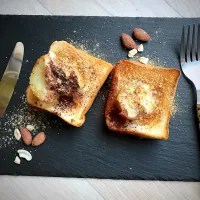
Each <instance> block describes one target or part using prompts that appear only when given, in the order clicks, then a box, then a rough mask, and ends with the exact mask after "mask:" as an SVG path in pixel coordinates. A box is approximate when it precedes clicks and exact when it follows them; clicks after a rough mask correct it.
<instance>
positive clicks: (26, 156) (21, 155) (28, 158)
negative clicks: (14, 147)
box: [17, 149, 32, 161]
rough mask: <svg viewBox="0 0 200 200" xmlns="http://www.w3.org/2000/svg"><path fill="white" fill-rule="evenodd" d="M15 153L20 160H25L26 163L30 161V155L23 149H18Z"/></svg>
mask: <svg viewBox="0 0 200 200" xmlns="http://www.w3.org/2000/svg"><path fill="white" fill-rule="evenodd" d="M17 153H18V154H19V157H20V158H25V159H26V160H27V161H30V160H32V155H31V154H30V153H29V152H28V151H26V150H24V149H19V150H18V151H17Z"/></svg>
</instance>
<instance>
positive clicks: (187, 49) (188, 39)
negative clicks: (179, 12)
mask: <svg viewBox="0 0 200 200" xmlns="http://www.w3.org/2000/svg"><path fill="white" fill-rule="evenodd" d="M186 60H187V62H190V61H191V58H190V25H188V34H187V45H186Z"/></svg>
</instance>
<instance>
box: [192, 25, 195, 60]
mask: <svg viewBox="0 0 200 200" xmlns="http://www.w3.org/2000/svg"><path fill="white" fill-rule="evenodd" d="M191 53H192V54H191V57H192V61H195V60H196V47H195V24H193V32H192V52H191Z"/></svg>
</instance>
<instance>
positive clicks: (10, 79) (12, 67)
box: [0, 42, 24, 117]
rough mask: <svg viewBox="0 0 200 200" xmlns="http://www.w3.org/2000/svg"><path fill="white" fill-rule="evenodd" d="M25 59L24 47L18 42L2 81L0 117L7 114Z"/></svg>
mask: <svg viewBox="0 0 200 200" xmlns="http://www.w3.org/2000/svg"><path fill="white" fill-rule="evenodd" d="M23 57H24V45H23V43H21V42H17V43H16V45H15V48H14V50H13V52H12V55H11V57H10V60H9V62H8V65H7V67H6V69H5V71H4V74H3V76H2V79H1V81H0V117H1V116H2V115H3V114H4V113H5V111H6V108H7V106H8V104H9V102H10V99H11V97H12V94H13V92H14V89H15V85H16V83H17V80H18V78H19V74H20V71H21V66H22V61H23Z"/></svg>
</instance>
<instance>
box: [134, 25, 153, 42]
mask: <svg viewBox="0 0 200 200" xmlns="http://www.w3.org/2000/svg"><path fill="white" fill-rule="evenodd" d="M133 35H134V36H135V38H136V39H138V40H140V41H144V42H147V41H149V40H150V39H151V37H150V35H149V34H148V33H147V32H146V31H144V30H143V29H141V28H134V30H133Z"/></svg>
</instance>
